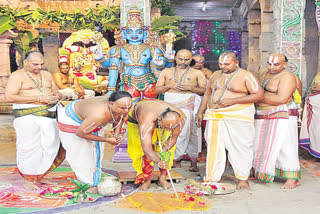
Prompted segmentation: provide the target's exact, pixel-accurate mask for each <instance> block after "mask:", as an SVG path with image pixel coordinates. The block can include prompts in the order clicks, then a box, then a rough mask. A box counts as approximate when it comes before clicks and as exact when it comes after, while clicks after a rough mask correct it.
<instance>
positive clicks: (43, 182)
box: [38, 178, 58, 185]
mask: <svg viewBox="0 0 320 214" xmlns="http://www.w3.org/2000/svg"><path fill="white" fill-rule="evenodd" d="M38 182H39V183H41V184H53V185H56V184H58V183H57V182H53V181H50V180H48V179H46V178H42V179H41V180H39V181H38Z"/></svg>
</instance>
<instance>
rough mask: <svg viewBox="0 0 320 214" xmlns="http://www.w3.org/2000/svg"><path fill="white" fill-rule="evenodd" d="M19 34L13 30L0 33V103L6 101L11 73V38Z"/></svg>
mask: <svg viewBox="0 0 320 214" xmlns="http://www.w3.org/2000/svg"><path fill="white" fill-rule="evenodd" d="M17 36H18V34H16V33H14V32H12V31H11V30H9V31H6V32H4V33H3V34H1V35H0V59H1V60H0V103H1V102H4V93H5V88H6V86H7V81H8V78H9V76H10V73H11V72H10V53H9V48H10V45H11V44H12V40H10V39H12V38H14V37H17ZM0 111H1V109H0Z"/></svg>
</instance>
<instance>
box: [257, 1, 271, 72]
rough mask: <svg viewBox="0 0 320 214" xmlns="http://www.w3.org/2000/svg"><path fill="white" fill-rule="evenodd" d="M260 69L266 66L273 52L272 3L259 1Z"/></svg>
mask: <svg viewBox="0 0 320 214" xmlns="http://www.w3.org/2000/svg"><path fill="white" fill-rule="evenodd" d="M260 8H261V35H260V45H259V46H260V51H261V53H260V67H261V68H262V69H263V68H265V67H266V66H267V59H268V56H270V55H271V54H272V53H273V52H274V40H273V39H274V37H273V11H272V1H270V0H261V1H260Z"/></svg>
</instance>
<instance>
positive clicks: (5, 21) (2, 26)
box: [0, 15, 16, 34]
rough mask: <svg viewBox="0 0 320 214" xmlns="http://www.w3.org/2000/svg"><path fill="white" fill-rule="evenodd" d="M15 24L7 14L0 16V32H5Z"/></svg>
mask: <svg viewBox="0 0 320 214" xmlns="http://www.w3.org/2000/svg"><path fill="white" fill-rule="evenodd" d="M15 26H16V24H15V22H13V21H12V20H11V19H10V16H8V15H1V16H0V34H2V33H4V32H6V31H7V30H11V29H13V28H14V27H15Z"/></svg>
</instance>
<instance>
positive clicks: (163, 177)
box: [159, 175, 172, 189]
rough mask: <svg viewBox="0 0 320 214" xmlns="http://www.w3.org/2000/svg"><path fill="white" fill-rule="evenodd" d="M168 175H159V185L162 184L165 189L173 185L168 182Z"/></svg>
mask: <svg viewBox="0 0 320 214" xmlns="http://www.w3.org/2000/svg"><path fill="white" fill-rule="evenodd" d="M166 177H167V176H166V175H160V177H159V185H161V186H162V188H163V189H171V188H172V186H171V184H170V183H168V182H167V178H166Z"/></svg>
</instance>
